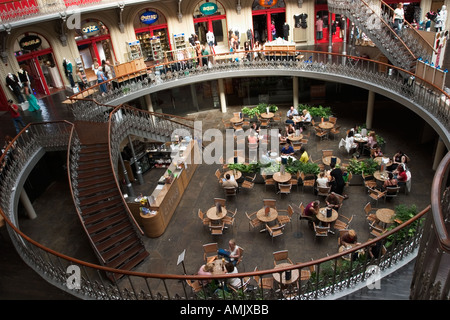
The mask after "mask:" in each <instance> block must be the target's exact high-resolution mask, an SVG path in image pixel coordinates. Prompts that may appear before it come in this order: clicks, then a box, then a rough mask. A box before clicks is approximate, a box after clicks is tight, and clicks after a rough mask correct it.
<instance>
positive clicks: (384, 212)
mask: <svg viewBox="0 0 450 320" xmlns="http://www.w3.org/2000/svg"><path fill="white" fill-rule="evenodd" d="M375 214H376V216H377V219H378V220H380V221H381V222H383V223H392V222H394V220H393V219H392V218H393V217H394V215H395V211H394V210H392V209H387V208H384V209H378V210H377V211H376V213H375Z"/></svg>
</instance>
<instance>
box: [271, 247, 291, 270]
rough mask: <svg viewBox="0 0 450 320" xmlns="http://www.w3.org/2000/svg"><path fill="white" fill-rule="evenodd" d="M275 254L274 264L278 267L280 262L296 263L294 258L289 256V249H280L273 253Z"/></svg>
mask: <svg viewBox="0 0 450 320" xmlns="http://www.w3.org/2000/svg"><path fill="white" fill-rule="evenodd" d="M272 255H273V265H274V267H276V266H277V265H278V264H280V263H286V262H287V263H290V264H294V263H293V262H292V260H291V259H290V258H289V251H288V250H280V251H275V252H273V253H272Z"/></svg>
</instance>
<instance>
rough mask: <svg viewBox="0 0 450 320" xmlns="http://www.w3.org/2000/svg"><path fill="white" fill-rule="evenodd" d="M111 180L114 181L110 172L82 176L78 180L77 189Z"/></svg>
mask: <svg viewBox="0 0 450 320" xmlns="http://www.w3.org/2000/svg"><path fill="white" fill-rule="evenodd" d="M111 181H114V179H113V176H112V175H111V174H110V173H107V174H103V175H99V176H94V177H90V178H83V179H82V180H81V181H80V180H78V189H83V188H89V187H92V186H97V185H100V184H105V183H109V182H111Z"/></svg>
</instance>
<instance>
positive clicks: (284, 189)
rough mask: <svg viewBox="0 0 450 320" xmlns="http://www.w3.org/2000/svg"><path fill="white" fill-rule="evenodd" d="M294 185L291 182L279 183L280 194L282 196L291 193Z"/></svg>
mask: <svg viewBox="0 0 450 320" xmlns="http://www.w3.org/2000/svg"><path fill="white" fill-rule="evenodd" d="M291 188H292V185H291V184H290V183H279V184H278V193H279V194H280V198H281V195H282V194H291Z"/></svg>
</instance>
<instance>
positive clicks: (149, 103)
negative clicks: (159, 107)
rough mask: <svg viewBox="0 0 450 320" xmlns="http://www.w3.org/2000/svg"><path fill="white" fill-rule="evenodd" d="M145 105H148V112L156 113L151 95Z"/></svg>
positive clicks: (146, 98)
mask: <svg viewBox="0 0 450 320" xmlns="http://www.w3.org/2000/svg"><path fill="white" fill-rule="evenodd" d="M145 103H146V105H147V110H148V111H150V112H154V110H153V102H152V97H151V96H150V95H149V94H148V95H146V96H145Z"/></svg>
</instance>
